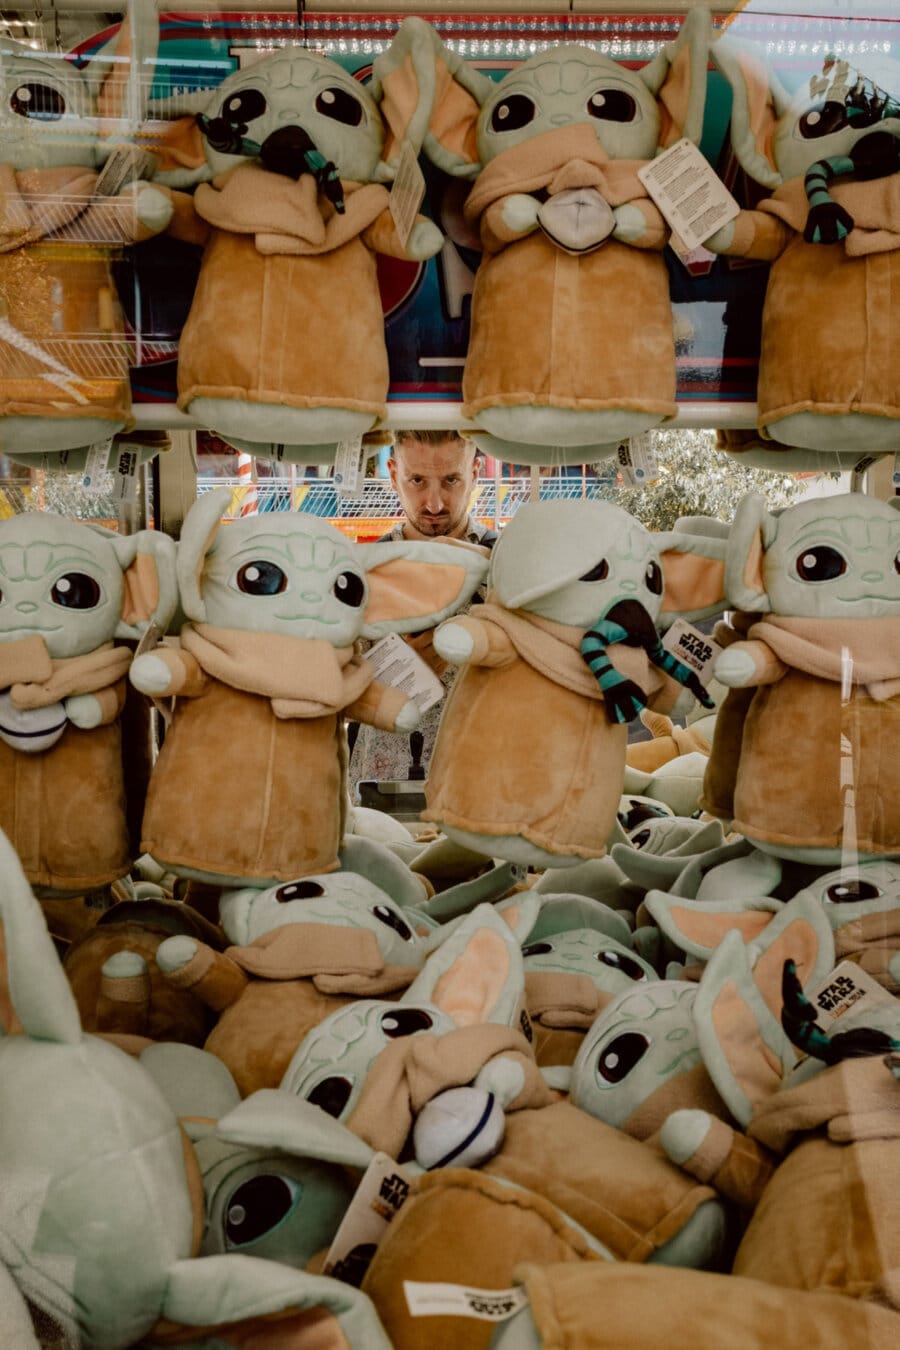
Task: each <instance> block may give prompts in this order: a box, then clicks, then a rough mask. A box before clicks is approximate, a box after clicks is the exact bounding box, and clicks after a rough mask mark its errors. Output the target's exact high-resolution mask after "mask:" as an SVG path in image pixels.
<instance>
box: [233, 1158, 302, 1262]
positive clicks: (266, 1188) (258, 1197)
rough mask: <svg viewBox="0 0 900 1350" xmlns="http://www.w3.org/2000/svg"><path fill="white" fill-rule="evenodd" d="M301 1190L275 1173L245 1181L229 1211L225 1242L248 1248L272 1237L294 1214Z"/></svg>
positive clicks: (236, 1193)
mask: <svg viewBox="0 0 900 1350" xmlns="http://www.w3.org/2000/svg"><path fill="white" fill-rule="evenodd" d="M300 1192H301V1188H300V1187H299V1186H297V1185H296V1183H295V1184H294V1185H293V1186H291V1185H290V1184H289V1182H287V1181H286V1180H285V1178H284V1177H280V1176H278V1175H277V1174H275V1173H272V1174H270V1175H269V1176H265V1175H263V1176H258V1177H251V1178H250V1179H249V1181H244V1182H242V1183H241V1185H240V1186H238V1188H237V1190H236V1191H235V1192H234V1194H233V1195H232V1196H230V1198H229V1200H228V1205H227V1207H226V1209H225V1239H226V1242H227V1245H228V1246H229V1247H246V1245H247V1243H248V1242H255V1241H256V1240H257V1238H261V1237H262V1236H263V1234H264V1233H269V1232H271V1230H272V1229H273V1228H274V1227H275V1226H276V1224H279V1223H281V1221H282V1219H283V1218H284V1217H285V1215H286V1214H290V1212H291V1210H292V1209H293V1207H294V1205H295V1204H296V1203H297V1199H298V1198H299V1195H300Z"/></svg>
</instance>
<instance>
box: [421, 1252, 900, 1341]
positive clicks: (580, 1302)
mask: <svg viewBox="0 0 900 1350" xmlns="http://www.w3.org/2000/svg"><path fill="white" fill-rule="evenodd" d="M516 1279H517V1281H520V1282H522V1283H523V1284H524V1285H525V1288H526V1291H527V1293H528V1297H529V1300H530V1303H531V1315H532V1317H533V1319H534V1322H535V1324H536V1326H537V1329H538V1333H539V1338H540V1344H541V1345H542V1346H543V1350H659V1347H660V1346H666V1350H722V1347H723V1346H725V1345H727V1346H728V1347H729V1350H773V1347H775V1346H778V1347H779V1350H813V1347H815V1350H892V1347H894V1346H896V1344H897V1341H898V1338H900V1316H898V1315H897V1314H896V1313H895V1312H892V1311H890V1310H889V1309H887V1308H883V1307H877V1306H876V1305H874V1304H864V1303H857V1302H854V1301H852V1300H850V1299H846V1298H840V1297H838V1296H836V1295H834V1294H803V1293H796V1292H794V1291H793V1290H787V1289H779V1288H776V1287H774V1286H773V1285H770V1284H764V1283H762V1282H761V1281H758V1280H750V1279H738V1278H736V1277H735V1276H731V1275H713V1274H710V1273H708V1272H706V1271H698V1270H679V1269H674V1268H667V1267H665V1266H632V1265H615V1266H611V1265H608V1264H605V1263H604V1264H591V1265H590V1266H588V1265H585V1264H577V1265H575V1264H568V1265H555V1266H553V1265H540V1264H537V1263H532V1262H531V1261H530V1260H529V1263H528V1264H527V1265H524V1266H522V1267H521V1268H520V1269H519V1270H517V1271H516ZM422 1344H423V1345H424V1342H423V1343H422Z"/></svg>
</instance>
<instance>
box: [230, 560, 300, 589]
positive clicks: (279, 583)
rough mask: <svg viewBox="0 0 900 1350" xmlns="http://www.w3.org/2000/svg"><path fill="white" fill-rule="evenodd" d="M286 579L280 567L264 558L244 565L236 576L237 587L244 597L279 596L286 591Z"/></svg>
mask: <svg viewBox="0 0 900 1350" xmlns="http://www.w3.org/2000/svg"><path fill="white" fill-rule="evenodd" d="M287 584H288V582H287V577H286V576H285V574H284V573H283V572H282V570H281V568H280V567H276V566H275V564H274V563H270V562H266V561H265V559H264V558H259V559H255V560H254V561H253V562H248V563H244V565H243V567H242V568H240V570H239V571H238V574H237V587H238V590H239V591H243V592H244V594H245V595H280V594H281V592H282V591H286V590H287Z"/></svg>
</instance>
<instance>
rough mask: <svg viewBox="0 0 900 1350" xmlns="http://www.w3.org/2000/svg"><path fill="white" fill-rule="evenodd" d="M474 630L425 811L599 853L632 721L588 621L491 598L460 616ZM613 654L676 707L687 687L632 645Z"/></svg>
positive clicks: (445, 720) (540, 843) (585, 854)
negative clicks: (618, 704)
mask: <svg viewBox="0 0 900 1350" xmlns="http://www.w3.org/2000/svg"><path fill="white" fill-rule="evenodd" d="M454 622H455V623H458V624H460V625H461V626H462V627H464V628H465V629H466V630H467V631H468V632H469V633H470V634H471V635H472V636H473V638H474V640H475V648H474V650H473V653H472V657H471V659H470V661H469V662H468V664H467V665H465V666H464V667H463V669H462V671H461V672H460V675H459V676H458V678H457V680H456V683H455V684H454V686H453V689H452V691H451V693H450V696H449V698H448V700H447V705H446V707H445V709H444V713H443V716H442V718H441V726H440V730H439V732H438V739H437V744H436V745H435V748H434V754H433V755H432V759H431V767H430V771H429V776H428V781H427V782H426V784H425V796H426V801H427V804H428V805H427V809H426V810H425V811H423V812H422V819H423V820H433V821H436V822H439V823H441V824H444V825H449V826H451V827H454V828H456V829H459V830H466V831H472V832H474V833H476V834H481V835H487V836H498V835H504V836H505V835H521V836H522V837H523V838H525V839H527V840H529V841H530V842H531V843H533V844H535V845H537V847H538V848H541V849H545V850H547V852H549V853H556V854H560V855H567V856H571V855H575V856H577V857H579V858H599V857H601V856H602V854H603V853H604V851H605V847H606V838H607V836H608V834H609V832H610V830H611V829H612V826H613V821H614V820H615V815H616V810H617V807H618V804H619V797H620V796H621V792H622V778H623V774H624V770H625V749H626V745H627V741H628V728H627V726H624V725H620V724H615V725H614V724H613V723H611V722H610V721H609V719H608V717H607V715H606V707H605V704H604V702H603V695H602V692H601V690H600V686H599V685H598V683H597V681H596V680H595V678H594V676H593V675H592V673H591V671H590V670H589V668H588V666H587V664H586V663H585V662H584V661H583V660H582V657H581V654H580V650H579V647H580V643H581V639H582V637H583V636H584V634H583V632H582V630H581V629H577V628H571V627H567V626H565V625H563V624H556V623H552V622H550V621H549V620H547V619H540V618H537V617H536V616H535V615H533V614H529V613H527V612H526V611H525V610H514V611H513V610H506V609H503V608H502V607H501V606H499V605H495V604H491V603H489V604H485V605H482V606H481V607H480V608H479V612H478V617H477V618H476V617H474V616H473V615H468V616H466V617H464V618H462V619H456V620H454ZM607 655H608V657H609V660H610V661H611V662H612V664H613V665H614V666H615V667H616V669H617V670H619V671H621V673H622V674H623V675H626V676H628V677H629V678H630V679H632V680H634V681H635V682H636V683H637V684H638V685H639V686H640V687H641V689H643V690H644V692H645V693H646V694H647V695H649V696H651V697H652V698H653V701H654V706H659V705H660V703H661V702H664V703H666V704H667V705H668V706H671V705H672V704H673V703H674V701H675V698H676V697H677V692H678V686H677V685H675V684H674V682H673V681H671V680H669V679H668V678H667V677H665V676H663V675H662V674H661V672H659V671H658V670H656V669H655V668H654V667H653V666H651V665H650V663H649V661H648V659H647V655H646V653H645V652H644V651H643V650H642V649H640V648H636V647H626V646H624V645H623V644H622V643H616V644H615V645H614V646H611V647H610V648H609V650H608V652H607Z"/></svg>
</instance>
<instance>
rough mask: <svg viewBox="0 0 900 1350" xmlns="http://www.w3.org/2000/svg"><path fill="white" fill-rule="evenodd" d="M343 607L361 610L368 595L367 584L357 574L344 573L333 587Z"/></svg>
mask: <svg viewBox="0 0 900 1350" xmlns="http://www.w3.org/2000/svg"><path fill="white" fill-rule="evenodd" d="M332 591H333V593H334V594H335V595H336V596H337V598H338V599H339V600H340V602H341V604H342V605H349V606H350V608H351V609H359V607H360V605H361V604H362V602H363V600H364V599H365V595H366V583H365V582H364V581H363V579H362V577H361V576H359V575H358V573H356V572H342V573H341V575H340V576H339V577H338V579H337V581H336V582H335V583H334V586H333V587H332Z"/></svg>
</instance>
